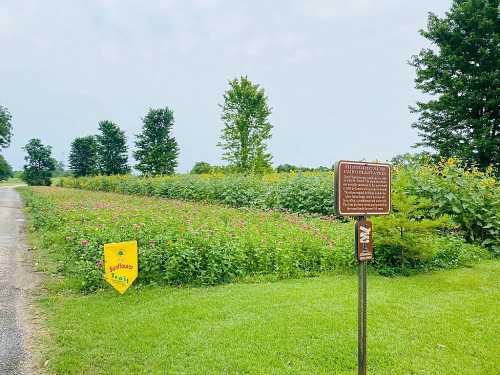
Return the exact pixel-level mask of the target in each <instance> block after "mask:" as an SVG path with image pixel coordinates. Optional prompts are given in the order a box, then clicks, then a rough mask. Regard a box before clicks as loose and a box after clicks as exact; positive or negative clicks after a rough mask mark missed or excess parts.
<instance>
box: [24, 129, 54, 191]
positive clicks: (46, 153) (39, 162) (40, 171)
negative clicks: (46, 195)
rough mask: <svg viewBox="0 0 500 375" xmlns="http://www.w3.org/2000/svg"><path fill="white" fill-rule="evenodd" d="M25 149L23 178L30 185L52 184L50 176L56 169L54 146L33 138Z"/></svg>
mask: <svg viewBox="0 0 500 375" xmlns="http://www.w3.org/2000/svg"><path fill="white" fill-rule="evenodd" d="M23 150H25V151H26V156H25V157H24V160H25V161H26V164H25V165H24V173H23V180H24V181H26V183H27V184H28V185H45V186H48V185H50V183H51V181H50V178H51V177H52V173H53V172H54V170H55V169H56V160H55V159H54V158H53V157H52V147H50V146H45V145H44V144H43V143H42V141H40V139H38V138H33V139H31V140H30V141H29V142H28V143H27V144H26V146H24V147H23Z"/></svg>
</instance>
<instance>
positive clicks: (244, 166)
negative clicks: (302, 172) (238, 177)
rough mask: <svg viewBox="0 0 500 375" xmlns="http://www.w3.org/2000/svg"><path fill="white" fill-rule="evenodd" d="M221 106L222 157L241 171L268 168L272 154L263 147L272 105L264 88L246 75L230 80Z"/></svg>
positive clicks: (257, 170) (268, 136) (268, 129)
mask: <svg viewBox="0 0 500 375" xmlns="http://www.w3.org/2000/svg"><path fill="white" fill-rule="evenodd" d="M229 86H230V88H229V90H227V91H226V92H225V93H224V104H222V105H220V107H221V108H222V116H221V118H222V121H223V122H224V128H223V130H222V135H221V142H219V143H218V144H217V145H218V146H219V147H222V149H223V150H224V154H223V159H224V160H227V161H229V163H230V164H231V165H233V166H235V167H236V168H237V170H239V171H243V172H248V171H252V172H261V171H263V170H268V169H269V168H270V165H271V159H272V156H271V154H270V153H268V152H267V151H266V149H267V145H266V141H267V140H268V139H270V138H271V129H272V125H271V124H270V123H269V120H268V117H269V115H270V114H271V107H269V104H268V98H267V96H266V95H265V93H264V89H262V88H260V86H259V85H256V84H253V83H252V82H251V81H250V80H249V79H248V78H247V77H241V78H240V79H237V78H236V79H234V80H232V81H229Z"/></svg>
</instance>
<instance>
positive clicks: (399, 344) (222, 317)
mask: <svg viewBox="0 0 500 375" xmlns="http://www.w3.org/2000/svg"><path fill="white" fill-rule="evenodd" d="M499 286H500V263H499V262H498V261H496V262H485V263H482V264H480V265H477V266H475V267H474V268H467V269H459V270H451V271H439V272H435V273H431V274H425V275H418V276H414V277H409V278H384V277H380V276H376V275H370V277H369V291H368V311H369V312H368V363H369V373H370V374H373V375H374V374H381V375H382V374H383V375H386V374H429V375H431V374H433V375H434V374H443V375H445V374H450V375H451V374H453V375H455V374H462V375H465V374H482V375H494V374H498V373H500V359H499V358H500V339H499V330H500V318H499V315H498V311H500V288H499ZM41 303H42V306H43V309H44V311H45V312H46V314H47V323H46V324H47V327H48V329H49V332H50V335H51V338H50V339H49V340H48V341H47V342H46V343H45V345H44V348H45V350H46V351H45V357H46V358H47V359H50V361H49V363H48V367H49V369H50V371H53V372H55V373H57V374H123V373H133V374H166V373H169V374H355V373H356V371H355V369H356V367H355V366H356V337H357V336H356V335H357V332H356V277H355V276H347V275H339V276H321V277H318V278H309V279H299V280H284V281H279V282H274V283H260V284H231V285H223V286H217V287H210V288H205V287H203V288H180V289H179V288H173V287H163V288H161V287H146V288H143V289H140V290H137V289H132V290H130V291H129V292H127V294H125V295H124V296H119V295H117V293H115V292H113V291H110V290H107V291H101V292H97V293H95V294H92V295H87V296H82V295H81V294H78V293H72V292H70V293H68V292H64V293H62V292H61V293H58V292H57V291H56V290H55V289H51V291H50V292H49V294H48V295H47V296H46V297H45V298H43V300H42V301H41Z"/></svg>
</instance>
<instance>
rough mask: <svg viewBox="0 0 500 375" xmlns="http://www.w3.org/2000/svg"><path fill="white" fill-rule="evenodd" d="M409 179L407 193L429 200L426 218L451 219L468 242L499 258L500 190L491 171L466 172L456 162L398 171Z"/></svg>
mask: <svg viewBox="0 0 500 375" xmlns="http://www.w3.org/2000/svg"><path fill="white" fill-rule="evenodd" d="M396 175H404V176H405V178H406V179H407V183H406V185H405V192H407V193H408V194H413V195H416V196H418V197H421V198H427V199H428V200H429V202H430V204H429V207H428V208H427V209H426V210H425V212H423V213H422V214H423V215H424V216H425V217H427V218H435V217H438V216H441V215H449V216H450V217H451V218H452V219H453V221H454V222H455V223H457V224H458V225H459V227H460V230H461V231H462V232H463V234H464V236H465V239H466V240H467V241H469V242H471V243H476V244H480V245H482V246H485V247H487V248H489V249H491V251H492V252H493V254H495V255H497V256H498V255H500V189H499V185H498V180H497V179H496V178H495V176H494V175H493V174H492V169H491V168H489V169H488V170H487V171H486V172H481V171H478V170H477V169H466V168H464V167H463V166H461V164H460V163H459V162H458V161H457V160H455V159H449V160H447V161H442V162H441V163H437V164H432V165H409V166H407V167H405V168H396Z"/></svg>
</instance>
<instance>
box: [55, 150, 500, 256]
mask: <svg viewBox="0 0 500 375" xmlns="http://www.w3.org/2000/svg"><path fill="white" fill-rule="evenodd" d="M57 184H58V186H61V187H71V188H78V189H84V190H92V191H107V192H115V193H125V194H136V195H146V196H161V197H165V198H170V199H179V200H190V201H202V202H207V203H219V204H223V205H227V206H230V207H253V208H260V209H278V210H283V211H288V212H295V213H309V214H316V215H334V207H333V206H334V203H333V174H332V173H328V172H325V173H290V174H286V173H279V174H277V173H275V174H270V175H264V176H244V175H220V174H207V175H174V176H165V177H153V178H151V177H137V176H130V175H127V176H109V177H107V176H96V177H85V178H71V177H69V178H62V179H60V180H58V183H57ZM394 191H401V192H403V193H404V194H405V195H409V196H414V197H415V198H416V204H418V202H419V201H420V200H424V199H428V200H430V202H431V204H429V205H428V206H427V207H426V208H425V210H422V209H420V210H419V215H420V216H415V217H414V218H413V219H415V220H420V219H422V218H428V219H436V218H439V217H441V216H443V215H448V216H449V217H450V218H451V219H452V220H453V221H454V222H455V223H456V224H457V225H459V228H460V230H461V231H462V232H463V234H464V236H465V238H466V240H467V241H469V242H471V243H477V244H480V245H482V246H485V247H487V248H489V249H490V250H492V252H493V253H494V254H495V255H500V188H499V184H498V180H497V179H496V178H495V177H494V176H493V175H492V174H491V171H487V172H479V171H477V170H474V169H472V170H468V169H465V168H463V167H461V166H460V164H459V163H458V162H457V161H456V160H453V159H450V160H448V161H446V162H443V163H439V164H430V163H428V164H426V163H422V162H420V163H413V164H412V163H410V164H408V165H404V166H403V165H399V166H395V167H394V170H393V192H394ZM399 197H403V198H405V197H404V195H400V196H395V195H394V194H393V211H396V212H397V210H398V203H399V202H398V201H397V200H398V199H399Z"/></svg>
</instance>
